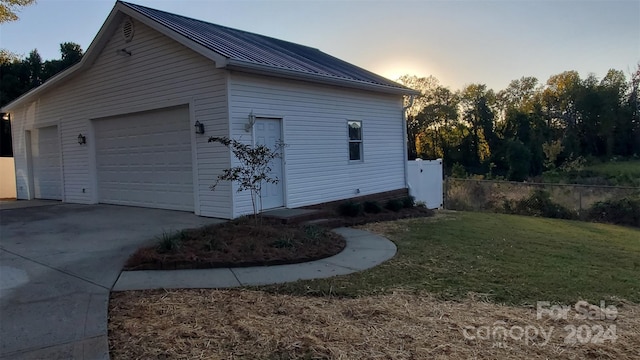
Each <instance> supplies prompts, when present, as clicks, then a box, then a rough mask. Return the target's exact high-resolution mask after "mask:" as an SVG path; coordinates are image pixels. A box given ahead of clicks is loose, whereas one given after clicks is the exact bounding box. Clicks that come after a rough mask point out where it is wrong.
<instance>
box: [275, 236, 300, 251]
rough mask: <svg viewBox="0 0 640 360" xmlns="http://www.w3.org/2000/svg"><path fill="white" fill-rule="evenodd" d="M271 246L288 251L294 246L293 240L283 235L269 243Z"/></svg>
mask: <svg viewBox="0 0 640 360" xmlns="http://www.w3.org/2000/svg"><path fill="white" fill-rule="evenodd" d="M271 246H272V247H274V248H278V249H289V248H292V247H294V246H295V243H294V241H293V238H292V237H291V236H289V235H284V236H282V237H281V238H280V239H278V240H276V241H274V242H272V243H271Z"/></svg>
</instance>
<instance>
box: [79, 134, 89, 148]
mask: <svg viewBox="0 0 640 360" xmlns="http://www.w3.org/2000/svg"><path fill="white" fill-rule="evenodd" d="M86 143H87V137H86V136H84V135H82V133H80V134H79V135H78V144H80V145H84V144H86Z"/></svg>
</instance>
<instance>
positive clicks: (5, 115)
mask: <svg viewBox="0 0 640 360" xmlns="http://www.w3.org/2000/svg"><path fill="white" fill-rule="evenodd" d="M10 119H11V115H9V113H2V120H7V121H9V120H10Z"/></svg>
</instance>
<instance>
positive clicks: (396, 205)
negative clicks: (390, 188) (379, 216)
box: [384, 199, 404, 212]
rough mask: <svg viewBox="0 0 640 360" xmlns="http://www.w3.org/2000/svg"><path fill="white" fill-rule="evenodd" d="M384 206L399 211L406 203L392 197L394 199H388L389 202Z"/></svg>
mask: <svg viewBox="0 0 640 360" xmlns="http://www.w3.org/2000/svg"><path fill="white" fill-rule="evenodd" d="M384 207H385V208H386V209H387V210H391V211H395V212H398V211H400V210H401V209H402V208H404V204H403V203H402V200H399V199H392V200H389V201H387V203H386V204H385V205H384Z"/></svg>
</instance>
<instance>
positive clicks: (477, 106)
mask: <svg viewBox="0 0 640 360" xmlns="http://www.w3.org/2000/svg"><path fill="white" fill-rule="evenodd" d="M495 100H496V98H495V94H494V92H493V90H490V89H487V86H486V85H484V84H471V85H467V86H466V87H465V88H464V89H463V90H462V91H461V92H460V106H461V112H462V119H463V120H464V121H465V122H466V123H467V124H468V126H469V128H470V130H471V138H470V141H471V145H472V149H473V158H472V162H471V164H470V165H471V166H473V167H475V168H476V169H479V168H480V167H481V166H482V165H485V164H487V165H488V161H487V160H488V159H489V157H490V156H491V150H492V149H493V148H495V147H496V146H497V144H498V141H499V139H498V137H497V136H496V133H495V115H494V109H493V108H494V107H495Z"/></svg>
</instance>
